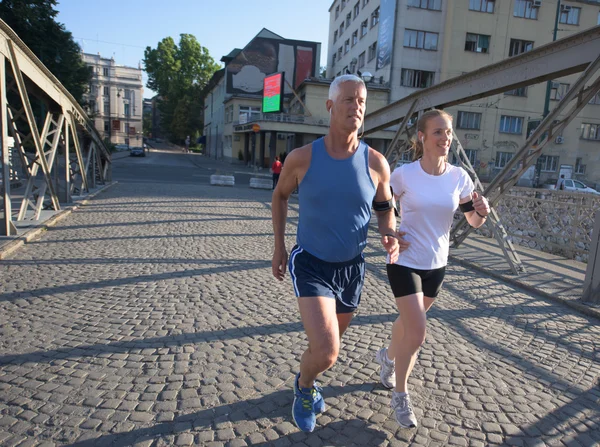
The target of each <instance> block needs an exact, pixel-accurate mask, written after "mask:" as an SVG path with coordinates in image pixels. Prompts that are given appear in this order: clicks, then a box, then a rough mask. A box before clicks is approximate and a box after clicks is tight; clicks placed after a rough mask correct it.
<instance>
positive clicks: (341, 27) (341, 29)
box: [338, 22, 344, 36]
mask: <svg viewBox="0 0 600 447" xmlns="http://www.w3.org/2000/svg"><path fill="white" fill-rule="evenodd" d="M342 34H344V22H342V24H341V25H340V32H339V33H338V35H339V36H341V35H342Z"/></svg>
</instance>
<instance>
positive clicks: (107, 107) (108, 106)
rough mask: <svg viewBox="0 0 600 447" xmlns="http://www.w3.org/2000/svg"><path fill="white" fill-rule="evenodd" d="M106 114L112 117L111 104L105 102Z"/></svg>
mask: <svg viewBox="0 0 600 447" xmlns="http://www.w3.org/2000/svg"><path fill="white" fill-rule="evenodd" d="M104 114H105V115H110V103H109V102H108V101H106V102H104Z"/></svg>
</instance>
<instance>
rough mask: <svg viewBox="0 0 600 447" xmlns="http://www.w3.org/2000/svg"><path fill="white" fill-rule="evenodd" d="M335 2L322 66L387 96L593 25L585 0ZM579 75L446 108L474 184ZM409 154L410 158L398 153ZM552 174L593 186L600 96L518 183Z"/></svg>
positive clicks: (593, 13) (506, 156) (599, 178)
mask: <svg viewBox="0 0 600 447" xmlns="http://www.w3.org/2000/svg"><path fill="white" fill-rule="evenodd" d="M557 1H558V0H507V1H500V0H335V1H334V2H333V3H332V4H331V6H330V8H329V14H330V27H329V45H328V58H327V61H328V62H327V72H328V73H331V74H335V75H339V74H343V73H347V72H350V73H357V72H359V71H360V72H363V73H364V72H366V71H368V72H370V73H372V74H373V75H374V80H375V81H376V82H379V83H381V84H383V85H388V86H389V88H390V98H389V100H390V102H393V101H397V100H399V99H401V98H404V97H406V96H407V95H409V94H412V93H414V92H415V91H418V90H419V89H423V88H427V87H430V86H432V85H434V84H437V83H439V82H443V81H445V80H447V79H450V78H453V77H456V76H461V75H462V74H464V73H467V72H470V71H473V70H476V69H478V68H481V67H483V66H486V65H489V64H492V63H496V62H499V61H502V60H504V59H506V58H509V57H512V56H515V55H518V54H521V53H523V52H526V51H529V50H531V49H533V48H537V47H539V46H541V45H543V44H546V43H550V42H552V40H553V34H554V31H555V21H556V23H557V26H556V38H557V39H560V38H562V37H566V36H569V35H572V34H575V33H578V32H580V31H583V30H585V29H589V28H591V27H594V26H597V25H598V24H599V23H600V1H592V0H580V1H576V0H572V1H569V0H563V1H561V2H560V5H558V4H557ZM577 77H578V75H571V76H568V77H565V78H561V79H555V80H554V81H553V82H552V83H551V84H550V95H549V101H546V90H547V83H542V84H537V85H532V86H529V87H527V88H521V89H517V90H513V91H508V92H505V93H503V94H501V95H495V96H492V97H488V98H484V99H481V100H477V101H473V102H471V103H468V104H463V105H460V106H456V107H451V108H449V109H447V111H448V112H450V113H451V114H452V115H453V116H454V124H455V128H456V133H457V136H458V137H459V139H460V140H461V143H462V144H463V146H464V147H465V149H466V151H467V154H468V156H469V158H470V159H471V162H472V163H473V165H474V166H475V167H476V169H477V171H478V175H479V176H480V177H481V178H482V180H484V181H486V180H490V179H491V178H493V177H494V176H495V175H496V174H497V173H498V172H500V170H501V169H502V168H503V167H504V166H505V165H506V163H507V162H508V161H509V160H510V158H511V157H512V156H514V154H515V153H516V152H517V151H518V149H519V148H520V147H521V146H522V145H523V144H524V142H525V140H526V137H527V135H529V133H530V132H531V131H532V130H533V129H535V127H536V126H537V125H538V124H539V123H540V121H541V119H542V118H543V116H544V111H545V110H546V109H547V108H549V109H552V108H553V106H554V105H556V104H557V101H559V100H560V99H561V98H562V97H563V95H564V94H565V93H566V91H567V90H568V88H569V85H571V84H572V83H574V81H575V80H576V79H577ZM406 159H408V156H407V157H406ZM560 173H565V174H566V175H567V176H571V177H573V178H578V179H580V180H583V181H584V182H586V183H589V184H591V185H592V186H596V184H600V95H596V97H595V98H594V99H593V100H592V101H591V102H590V104H588V105H587V106H586V107H585V108H584V109H583V110H582V111H581V113H580V114H579V115H578V116H577V117H576V118H575V119H574V120H573V121H571V123H570V124H569V126H568V127H567V128H566V129H565V130H564V131H563V133H562V135H560V136H558V137H557V138H556V139H555V140H554V141H552V142H551V143H550V144H549V145H548V146H546V148H545V149H544V153H543V155H542V156H541V157H540V159H539V161H538V164H537V167H535V168H532V169H531V170H530V171H528V173H526V174H525V175H524V176H523V178H522V183H523V184H531V185H533V184H536V185H540V184H543V183H544V182H551V181H552V180H553V179H557V178H558V177H559V174H560Z"/></svg>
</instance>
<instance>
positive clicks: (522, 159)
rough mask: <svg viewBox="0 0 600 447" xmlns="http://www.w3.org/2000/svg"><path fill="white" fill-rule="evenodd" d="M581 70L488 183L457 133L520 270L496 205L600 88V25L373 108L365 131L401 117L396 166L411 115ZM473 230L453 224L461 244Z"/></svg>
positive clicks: (391, 155)
mask: <svg viewBox="0 0 600 447" xmlns="http://www.w3.org/2000/svg"><path fill="white" fill-rule="evenodd" d="M580 72H583V73H582V74H581V76H580V77H579V79H578V80H577V82H576V83H575V84H574V85H572V86H571V87H570V89H569V91H568V92H567V94H566V95H565V96H564V97H563V99H562V100H561V101H560V102H559V103H558V104H557V106H556V107H555V108H554V110H552V111H551V112H550V113H549V114H548V115H547V116H546V117H544V119H543V120H542V121H541V123H540V125H539V126H538V127H537V128H536V129H535V131H534V132H532V134H531V135H529V137H528V138H527V140H526V141H525V143H524V144H523V146H521V148H520V149H519V150H518V151H517V153H516V154H515V156H514V157H513V158H512V159H511V160H510V161H509V162H508V163H507V164H506V166H505V167H504V168H503V169H502V171H500V173H498V175H497V176H496V177H495V178H494V179H493V180H492V182H491V183H490V184H489V185H488V186H487V187H486V188H485V189H484V188H483V185H482V184H481V182H480V180H479V178H478V176H477V174H476V172H475V169H473V166H471V163H470V161H469V158H468V156H467V155H466V152H465V150H464V149H463V147H462V145H461V143H460V141H459V140H458V138H457V136H456V133H455V134H454V141H453V143H452V147H451V150H452V152H453V154H454V155H455V157H456V159H457V160H458V162H459V163H460V164H461V166H462V167H463V168H464V169H466V170H467V172H469V174H470V175H471V177H472V178H473V181H474V183H475V188H476V189H478V190H479V191H483V194H484V195H485V196H486V197H487V198H488V200H489V203H490V206H491V213H490V218H489V219H488V220H487V222H486V223H487V225H489V226H490V228H491V230H492V234H493V235H494V237H495V238H496V240H497V241H498V245H499V246H500V248H501V249H502V251H503V253H504V256H505V258H506V260H507V262H508V264H509V266H510V268H511V270H512V272H513V273H514V274H519V273H520V272H522V271H524V268H523V265H522V263H521V260H520V258H519V255H518V253H517V251H516V250H515V248H514V246H513V245H512V242H511V241H510V238H509V237H508V234H507V232H506V229H505V228H504V227H503V226H502V223H501V220H500V217H499V215H498V213H497V211H496V210H495V206H496V205H497V204H498V202H499V201H500V199H501V198H502V196H503V195H504V194H505V193H506V192H507V191H508V190H509V189H510V188H511V187H512V186H514V185H515V184H516V183H517V181H518V180H519V178H520V177H521V176H522V175H523V174H524V173H525V171H527V169H528V168H529V167H530V166H532V165H533V164H535V163H536V161H537V159H538V157H539V156H540V155H541V153H542V150H543V149H544V147H545V146H546V144H548V142H549V141H552V140H553V139H554V137H555V136H556V135H559V134H560V133H561V132H562V130H563V129H564V128H565V127H566V126H567V125H568V124H569V122H570V121H571V120H572V119H573V118H575V117H576V116H577V114H578V113H579V112H580V111H581V110H582V109H583V108H584V107H585V106H586V105H587V104H588V102H589V101H590V100H591V99H592V98H593V97H594V95H595V94H596V93H597V92H598V91H600V77H599V76H598V74H600V26H597V27H594V28H591V29H589V30H587V31H584V32H582V33H579V34H575V35H573V36H570V37H567V38H565V39H561V40H558V41H556V42H553V43H550V44H547V45H544V46H541V47H539V48H537V49H534V50H532V51H529V52H527V53H524V54H521V55H519V56H515V57H511V58H509V59H506V60H504V61H502V62H499V63H496V64H492V65H488V66H486V67H483V68H481V69H479V70H476V71H473V72H470V73H467V74H465V75H463V76H459V77H456V78H452V79H450V80H448V81H445V82H442V83H440V84H437V85H435V86H433V87H430V88H427V89H424V90H422V91H419V92H417V93H414V94H412V95H409V96H407V97H406V98H403V99H401V100H399V101H396V102H395V103H392V104H390V105H388V106H386V107H383V108H381V109H379V110H377V111H375V112H372V113H370V114H368V115H367V116H366V118H365V134H368V133H371V132H374V131H376V130H379V129H384V128H387V127H390V126H391V125H394V124H397V123H400V126H399V128H398V130H397V132H396V134H395V136H394V138H393V139H392V142H391V144H390V145H389V146H388V149H387V151H386V153H385V156H386V158H387V159H388V161H389V162H390V166H392V167H394V166H396V163H397V162H398V161H399V159H400V157H401V156H402V153H403V152H404V151H407V150H408V149H409V147H410V146H412V144H411V138H412V136H413V135H412V133H413V132H414V127H412V126H409V122H410V120H411V119H414V118H418V117H420V115H422V114H423V112H425V111H426V110H429V109H431V108H438V109H443V108H446V107H450V106H454V105H458V104H464V103H467V102H470V101H473V100H475V99H479V98H485V97H488V96H492V95H496V94H499V93H502V92H505V91H508V90H512V89H516V88H520V87H525V86H528V85H532V84H537V83H540V82H544V81H551V80H553V79H556V78H559V77H562V76H566V75H569V74H573V73H580ZM471 230H472V227H471V226H470V225H469V224H468V222H467V220H466V219H465V218H464V216H463V217H462V218H461V219H460V220H459V221H458V222H457V223H456V225H454V227H453V228H452V232H451V238H452V241H453V246H454V247H458V246H459V245H460V244H461V243H462V242H463V241H464V240H465V238H466V237H467V236H468V234H469V232H470V231H471Z"/></svg>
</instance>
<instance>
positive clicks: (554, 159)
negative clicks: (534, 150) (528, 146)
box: [537, 155, 558, 172]
mask: <svg viewBox="0 0 600 447" xmlns="http://www.w3.org/2000/svg"><path fill="white" fill-rule="evenodd" d="M537 162H538V163H539V166H540V169H541V171H542V172H556V171H557V167H558V156H552V155H540V158H538V161H537Z"/></svg>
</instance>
